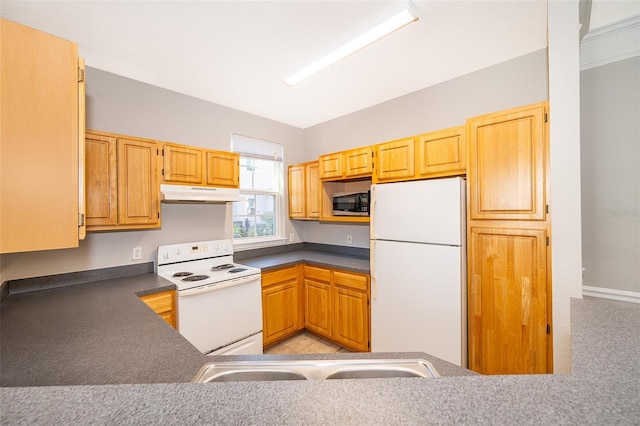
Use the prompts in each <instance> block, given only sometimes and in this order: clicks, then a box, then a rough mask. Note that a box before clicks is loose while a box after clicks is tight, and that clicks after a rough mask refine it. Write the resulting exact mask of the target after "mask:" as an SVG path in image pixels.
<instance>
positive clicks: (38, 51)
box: [0, 19, 84, 253]
mask: <svg viewBox="0 0 640 426" xmlns="http://www.w3.org/2000/svg"><path fill="white" fill-rule="evenodd" d="M0 34H1V52H0V56H1V57H2V61H1V73H0V75H1V77H0V79H1V81H0V93H1V96H0V98H1V110H2V112H1V121H2V126H1V128H2V130H1V137H0V173H1V174H0V253H12V252H25V251H35V250H48V249H57V248H70V247H77V246H78V240H79V239H82V238H84V224H83V215H84V196H83V193H84V176H83V174H82V170H83V169H84V165H83V164H84V159H83V157H82V156H83V152H84V150H83V145H84V81H83V80H84V63H83V61H82V60H81V58H79V57H78V47H77V45H76V44H75V43H72V42H70V41H67V40H63V39H60V38H57V37H54V36H52V35H49V34H46V33H43V32H40V31H37V30H34V29H32V28H28V27H25V26H23V25H20V24H17V23H14V22H11V21H7V20H5V19H0Z"/></svg>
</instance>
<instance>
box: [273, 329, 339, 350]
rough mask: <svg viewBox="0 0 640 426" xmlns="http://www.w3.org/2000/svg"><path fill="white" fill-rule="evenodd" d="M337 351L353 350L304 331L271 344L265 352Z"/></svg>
mask: <svg viewBox="0 0 640 426" xmlns="http://www.w3.org/2000/svg"><path fill="white" fill-rule="evenodd" d="M335 352H351V351H350V350H348V349H345V348H342V347H340V346H338V345H336V344H335V343H331V342H329V341H326V340H324V339H322V338H320V337H318V336H315V335H313V334H311V333H309V332H306V331H303V332H302V333H299V334H296V335H295V336H292V337H289V338H288V339H286V340H283V341H282V342H279V343H276V344H275V345H273V346H269V347H268V348H267V349H265V350H264V353H265V354H279V355H281V354H332V353H335Z"/></svg>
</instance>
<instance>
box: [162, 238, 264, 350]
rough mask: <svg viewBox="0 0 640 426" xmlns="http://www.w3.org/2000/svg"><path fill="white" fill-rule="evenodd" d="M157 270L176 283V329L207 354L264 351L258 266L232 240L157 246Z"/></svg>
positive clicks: (163, 276)
mask: <svg viewBox="0 0 640 426" xmlns="http://www.w3.org/2000/svg"><path fill="white" fill-rule="evenodd" d="M157 273H158V275H160V276H161V277H162V278H165V279H167V280H169V281H171V282H172V283H174V284H175V285H176V286H177V288H178V331H179V332H180V334H182V335H183V336H184V337H185V338H186V339H187V340H189V342H191V344H193V345H194V346H195V347H196V348H198V350H200V351H201V352H202V353H204V354H206V355H231V354H262V289H261V279H260V277H261V276H260V269H258V268H254V267H251V266H246V265H240V264H237V263H234V261H233V245H232V243H231V240H213V241H199V242H193V243H182V244H171V245H162V246H159V247H158V268H157Z"/></svg>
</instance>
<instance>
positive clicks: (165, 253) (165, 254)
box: [162, 251, 169, 259]
mask: <svg viewBox="0 0 640 426" xmlns="http://www.w3.org/2000/svg"><path fill="white" fill-rule="evenodd" d="M162 257H163V258H165V259H168V258H169V252H168V251H165V252H164V253H162Z"/></svg>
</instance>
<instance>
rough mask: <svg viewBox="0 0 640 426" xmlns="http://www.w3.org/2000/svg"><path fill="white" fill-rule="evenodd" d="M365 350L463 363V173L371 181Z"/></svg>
mask: <svg viewBox="0 0 640 426" xmlns="http://www.w3.org/2000/svg"><path fill="white" fill-rule="evenodd" d="M371 199H372V201H371V204H372V206H371V228H370V232H371V293H372V294H371V299H372V300H371V350H372V352H406V351H420V352H426V353H428V354H430V355H433V356H436V357H438V358H441V359H444V360H446V361H449V362H451V363H453V364H456V365H458V366H461V367H466V365H467V344H466V340H467V334H466V328H467V326H466V321H467V319H466V303H467V302H466V275H467V274H466V256H465V236H466V218H465V180H464V179H463V178H459V177H456V178H447V179H431V180H422V181H411V182H400V183H387V184H377V185H372V186H371Z"/></svg>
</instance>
